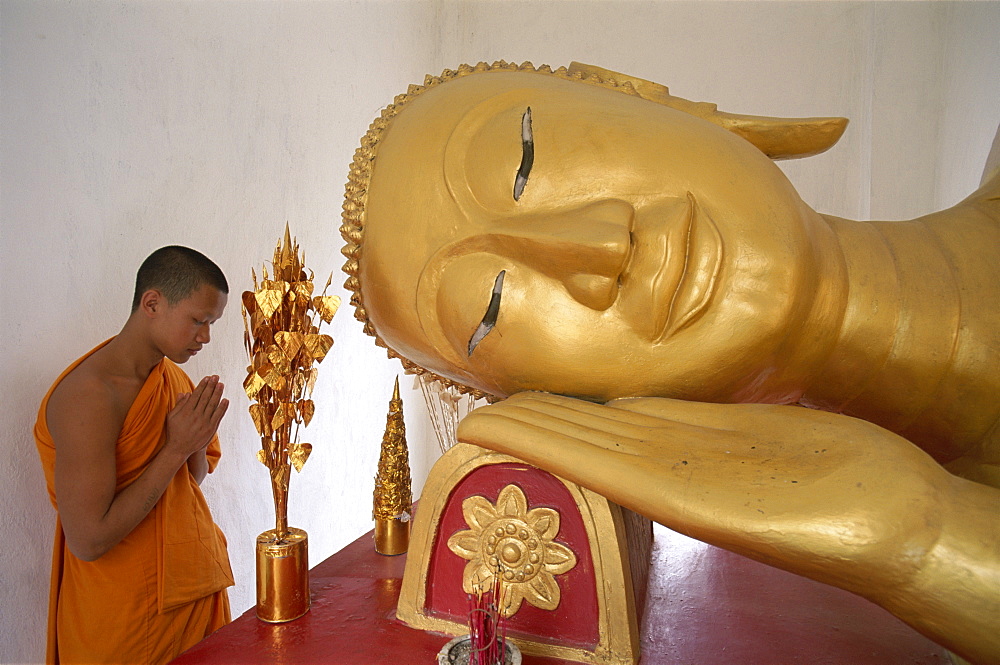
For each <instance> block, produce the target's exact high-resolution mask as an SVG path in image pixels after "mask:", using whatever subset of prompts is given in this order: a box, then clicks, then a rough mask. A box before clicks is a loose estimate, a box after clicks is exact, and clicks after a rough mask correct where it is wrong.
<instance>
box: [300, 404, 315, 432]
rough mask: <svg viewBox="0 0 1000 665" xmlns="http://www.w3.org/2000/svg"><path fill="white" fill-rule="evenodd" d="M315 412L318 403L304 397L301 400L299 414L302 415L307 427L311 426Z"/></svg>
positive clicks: (303, 422)
mask: <svg viewBox="0 0 1000 665" xmlns="http://www.w3.org/2000/svg"><path fill="white" fill-rule="evenodd" d="M314 413H316V404H315V403H314V402H313V401H312V400H311V399H304V400H302V401H300V402H299V415H300V416H302V424H303V425H305V426H306V427H308V426H309V423H310V421H312V419H313V414H314Z"/></svg>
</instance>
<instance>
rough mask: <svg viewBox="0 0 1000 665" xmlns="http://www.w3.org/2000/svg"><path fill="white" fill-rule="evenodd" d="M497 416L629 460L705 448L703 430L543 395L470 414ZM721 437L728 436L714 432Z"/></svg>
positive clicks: (518, 397)
mask: <svg viewBox="0 0 1000 665" xmlns="http://www.w3.org/2000/svg"><path fill="white" fill-rule="evenodd" d="M486 414H492V415H498V416H502V417H503V418H504V419H505V420H504V421H503V422H507V421H509V422H517V423H521V424H524V425H533V426H535V427H538V428H541V429H543V430H548V431H551V432H558V433H559V434H561V435H563V436H568V437H570V438H571V439H574V440H576V441H578V442H580V443H587V444H590V445H593V446H598V447H601V448H604V449H606V450H608V451H611V452H616V453H626V454H632V455H649V454H656V455H658V456H664V455H666V454H667V453H668V452H669V450H668V448H669V444H670V443H675V444H676V446H675V447H677V448H678V449H684V450H687V449H689V448H690V444H691V443H692V442H696V441H697V442H699V443H704V439H705V438H706V435H707V432H706V429H705V428H703V427H696V426H691V425H688V424H685V423H680V422H675V421H672V420H670V419H668V418H664V417H662V416H657V415H645V414H642V413H634V412H630V411H627V410H622V409H616V408H612V407H609V406H605V405H602V404H593V403H591V402H585V401H582V400H578V399H573V398H569V397H561V396H558V395H550V394H547V393H521V394H518V395H515V396H513V397H511V398H509V399H507V400H505V401H503V402H500V403H499V404H494V405H492V406H489V407H483V408H482V409H479V410H477V411H476V412H475V414H473V415H486ZM716 434H717V435H721V436H722V437H723V438H726V436H727V434H728V433H721V432H720V433H713V436H714V435H716Z"/></svg>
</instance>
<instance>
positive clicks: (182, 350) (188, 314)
mask: <svg viewBox="0 0 1000 665" xmlns="http://www.w3.org/2000/svg"><path fill="white" fill-rule="evenodd" d="M226 301H227V296H226V294H225V293H223V292H222V291H220V290H218V289H217V288H215V287H213V286H210V285H209V284H202V285H201V286H199V287H198V288H197V289H195V290H194V291H193V292H192V293H191V294H190V295H189V296H187V297H186V298H182V299H181V300H178V301H177V302H175V303H170V302H169V301H167V299H166V298H162V301H161V302H160V304H159V306H158V310H157V314H156V318H155V319H154V323H153V339H154V342H155V343H156V344H157V345H158V348H159V350H160V352H161V353H162V354H163V355H164V356H166V357H167V358H169V359H170V360H173V361H174V362H175V363H178V364H180V363H185V362H187V361H188V360H190V359H191V358H192V357H193V356H194V355H195V354H197V353H198V352H199V351H200V350H201V349H202V347H204V346H205V345H206V344H208V343H209V342H210V341H211V340H212V335H211V327H212V324H213V323H215V322H216V321H218V320H219V319H220V318H221V317H222V313H223V312H224V311H225V309H226Z"/></svg>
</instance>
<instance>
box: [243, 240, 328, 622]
mask: <svg viewBox="0 0 1000 665" xmlns="http://www.w3.org/2000/svg"><path fill="white" fill-rule="evenodd" d="M304 263H305V254H304V253H303V254H302V256H301V257H300V255H299V246H298V244H297V243H295V242H293V241H292V239H291V238H290V236H289V231H288V226H287V225H286V226H285V237H284V241H283V242H282V241H279V243H278V245H277V247H275V250H274V259H273V261H272V270H273V275H272V276H269V275H268V272H267V267H266V266H264V267H263V278H262V279H261V281H260V282H259V283H258V281H257V275H256V273H254V272H253V271H252V270H251V275H252V276H253V282H254V290H253V291H245V292H244V293H243V323H244V326H245V333H244V342H245V344H246V349H247V354H248V356H249V357H250V366H249V367H248V368H247V378H246V381H244V382H243V388H244V390H246V393H247V397H249V398H250V400H251V401H252V402H253V403H252V404H251V405H250V416H251V417H252V418H253V422H254V425H255V426H256V428H257V433H258V434H259V435H260V438H261V449H260V450H258V451H257V459H259V460H260V461H261V463H262V464H264V466H266V467H267V469H268V471H269V472H270V476H271V491H272V494H273V496H274V514H275V528H274V529H273V530H270V531H265V532H264V533H262V534H261V535H260V536H258V537H257V615H258V616H259V617H260V618H261V619H263V620H265V621H272V622H277V621H290V620H291V619H295V618H298V617H299V616H301V615H302V614H305V612H306V611H307V610H308V609H309V589H308V556H306V554H307V551H306V548H307V545H306V542H307V536H306V533H305V531H302V530H301V529H294V528H289V526H288V484H289V480H290V477H291V469H292V467H293V466H294V467H295V470H296V471H301V470H302V466H303V465H304V464H305V463H306V460H307V459H308V458H309V453H310V452H312V444H309V443H303V442H300V441H299V430H300V428H301V427H302V426H308V425H309V422H310V421H311V420H312V417H313V413H314V412H315V410H316V406H315V404H314V403H313V400H312V392H313V388H314V386H315V385H316V376H317V374H318V372H319V370H318V368H317V367H316V365H318V364H319V363H320V362H322V361H323V359H324V358H325V357H326V354H327V353H328V352H329V350H330V347H332V346H333V338H332V337H331V336H329V335H323V334H320V332H319V326H320V325H321V324H322V323H329V322H330V321H331V320H332V319H333V315H334V314H336V312H337V308H338V307H340V298H339V297H338V296H328V295H326V290H327V289H328V288H329V287H330V282H331V281H332V277H333V276H332V274H331V276H330V277H329V278H328V279H327V281H326V286H324V287H323V291H322V292H321V293H320V294H319V295H313V291H314V288H313V273H312V271H310V270H307V269H306V267H305V265H304Z"/></svg>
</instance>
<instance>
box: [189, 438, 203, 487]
mask: <svg viewBox="0 0 1000 665" xmlns="http://www.w3.org/2000/svg"><path fill="white" fill-rule="evenodd" d="M187 466H188V471H189V472H191V476H192V477H193V478H194V481H195V482H196V483H198V484H199V485H201V481H203V480H205V476H207V475H208V446H207V445H206V447H205V448H202V449H201V450H196V451H195V452H194V454H193V455H191V457H188V458H187Z"/></svg>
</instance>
